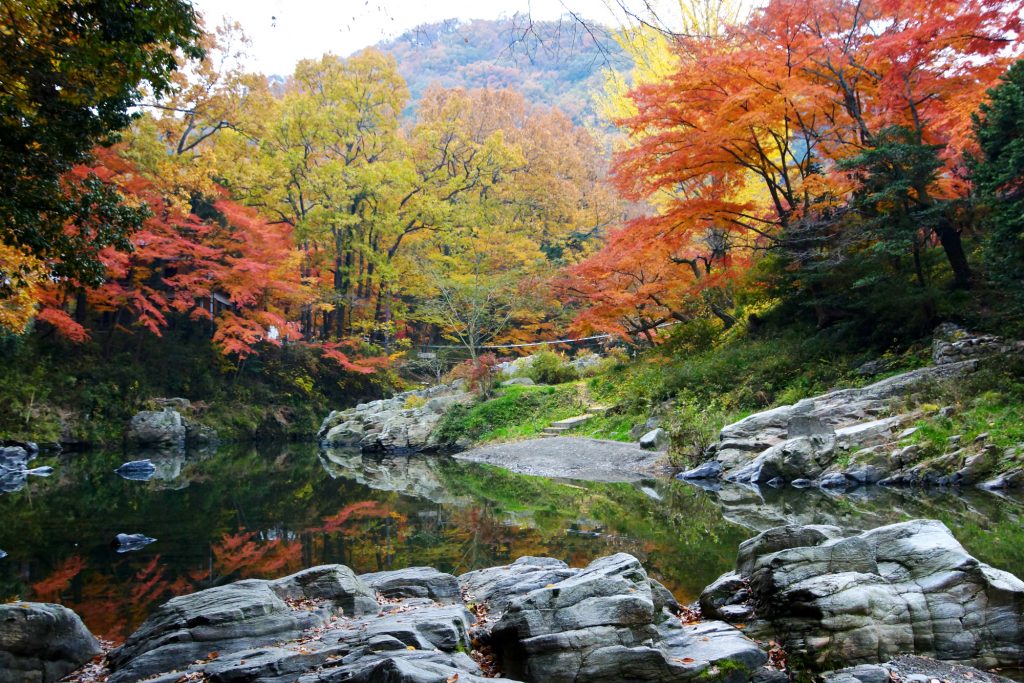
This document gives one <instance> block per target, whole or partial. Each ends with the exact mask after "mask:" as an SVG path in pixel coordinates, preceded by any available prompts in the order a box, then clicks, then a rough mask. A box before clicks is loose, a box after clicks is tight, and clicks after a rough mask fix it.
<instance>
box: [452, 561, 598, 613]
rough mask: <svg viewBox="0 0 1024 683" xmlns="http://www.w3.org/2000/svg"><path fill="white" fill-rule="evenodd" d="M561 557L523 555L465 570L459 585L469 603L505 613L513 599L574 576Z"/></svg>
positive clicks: (576, 571) (573, 570)
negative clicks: (500, 565)
mask: <svg viewBox="0 0 1024 683" xmlns="http://www.w3.org/2000/svg"><path fill="white" fill-rule="evenodd" d="M577 573H579V570H578V569H570V568H569V566H568V565H567V564H566V563H565V562H562V561H561V560H556V559H554V558H551V557H532V556H529V555H525V556H523V557H520V558H519V559H518V560H516V561H515V562H513V563H512V564H509V565H505V566H503V567H490V568H488V569H478V570H476V571H472V572H467V573H465V574H463V575H461V576H460V577H459V578H458V581H459V586H460V587H461V589H462V590H463V591H464V592H465V593H466V595H467V599H468V600H469V601H471V602H481V603H486V604H487V605H489V606H490V607H491V610H492V611H494V612H495V613H500V612H504V611H505V610H506V609H507V608H508V606H509V604H510V603H511V602H512V600H514V599H515V598H517V597H519V596H522V595H526V594H527V593H530V592H532V591H535V590H538V589H540V588H543V587H545V586H548V585H551V584H556V583H558V582H559V581H562V580H564V579H567V578H569V577H571V576H575V575H576V574H577Z"/></svg>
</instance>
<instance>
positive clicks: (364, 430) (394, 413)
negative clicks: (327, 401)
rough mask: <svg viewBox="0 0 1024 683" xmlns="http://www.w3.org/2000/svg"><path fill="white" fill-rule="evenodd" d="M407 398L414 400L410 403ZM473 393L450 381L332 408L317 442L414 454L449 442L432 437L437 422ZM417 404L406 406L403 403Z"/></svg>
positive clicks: (327, 446) (327, 444)
mask: <svg viewBox="0 0 1024 683" xmlns="http://www.w3.org/2000/svg"><path fill="white" fill-rule="evenodd" d="M410 399H416V400H415V401H413V402H411V403H410ZM472 400H473V395H472V394H469V393H466V392H465V391H464V385H463V384H461V383H459V382H453V383H452V384H448V385H438V386H435V387H429V388H427V389H419V390H417V391H408V392H405V393H403V394H398V395H397V396H394V397H392V398H389V399H382V400H379V401H371V402H370V403H361V404H359V405H358V406H356V407H355V408H352V409H349V410H343V411H332V412H331V413H330V414H329V415H328V416H327V417H326V418H325V419H324V421H323V423H322V424H321V425H320V431H319V432H317V438H319V439H320V445H321V446H323V447H325V448H330V447H335V448H336V447H350V446H356V447H359V448H360V449H362V450H363V451H366V452H387V453H415V452H420V451H429V450H433V449H436V448H439V447H442V446H449V445H451V444H439V443H437V442H435V441H434V440H433V439H432V435H433V433H434V430H435V429H436V427H437V425H438V424H440V422H441V419H442V418H443V417H444V415H445V413H446V412H447V411H448V409H449V408H451V407H452V406H453V405H457V404H465V403H469V402H471V401H472ZM417 404H421V405H419V407H411V408H407V407H406V405H417Z"/></svg>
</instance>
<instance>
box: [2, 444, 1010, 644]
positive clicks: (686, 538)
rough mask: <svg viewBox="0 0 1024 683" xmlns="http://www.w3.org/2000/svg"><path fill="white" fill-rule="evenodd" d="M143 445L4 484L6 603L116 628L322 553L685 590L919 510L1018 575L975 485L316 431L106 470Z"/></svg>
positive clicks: (335, 558)
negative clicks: (753, 559) (527, 469)
mask: <svg viewBox="0 0 1024 683" xmlns="http://www.w3.org/2000/svg"><path fill="white" fill-rule="evenodd" d="M137 455H138V454H128V455H125V454H122V453H113V452H89V453H70V454H64V455H61V456H55V457H48V458H47V457H43V458H40V459H37V460H35V461H33V463H32V465H33V466H40V465H51V466H53V467H54V468H55V472H54V473H53V475H52V476H50V477H48V478H42V477H30V478H29V479H28V480H27V482H26V483H25V485H24V486H23V487H20V488H18V487H9V488H16V489H17V490H13V491H8V492H6V493H0V520H2V524H0V549H2V550H3V551H5V552H6V553H7V556H6V557H4V558H3V559H0V599H3V600H9V599H14V598H19V599H24V600H39V601H48V602H59V603H61V604H64V605H66V606H68V607H71V608H72V609H74V610H75V611H77V612H78V613H79V614H81V615H82V617H83V619H84V620H85V622H86V624H87V625H88V626H89V628H90V629H92V630H93V631H94V632H95V633H97V634H98V635H101V636H103V637H106V638H108V639H111V640H115V641H117V640H122V639H123V638H124V637H125V636H126V635H127V634H128V633H130V632H131V631H132V630H133V629H134V628H135V627H137V626H138V624H139V623H140V622H141V621H142V620H143V619H145V618H146V616H147V615H148V614H149V613H150V612H151V611H152V610H153V609H154V608H155V607H156V606H157V605H159V604H160V603H162V602H163V601H165V600H167V599H168V598H170V597H172V596H173V595H177V594H182V593H188V592H192V591H195V590H199V589H202V588H206V587H209V586H211V585H216V584H220V583H224V582H227V581H232V580H237V579H240V578H246V577H277V576H282V575H284V574H287V573H290V572H292V571H295V570H298V569H300V568H302V567H306V566H312V565H316V564H324V563H342V564H347V565H349V566H351V567H352V568H353V569H355V570H356V571H357V572H368V571H379V570H385V569H397V568H400V567H405V566H413V565H431V566H434V567H437V568H439V569H441V570H444V571H449V572H452V573H455V574H458V573H462V572H465V571H468V570H471V569H474V568H479V567H485V566H492V565H496V564H505V563H507V562H510V561H512V560H514V559H515V558H517V557H520V556H522V555H546V556H552V557H557V558H560V559H562V560H565V561H566V562H569V563H570V564H572V565H576V566H579V565H583V564H585V563H587V562H588V561H589V560H591V559H593V558H595V557H599V556H601V555H606V554H609V553H613V552H619V551H624V552H629V553H632V554H634V555H636V556H637V557H638V558H640V559H641V560H642V561H643V562H644V564H645V565H646V566H647V568H648V570H649V571H650V573H651V574H652V575H653V576H655V577H657V578H659V579H660V580H662V581H663V582H664V583H665V584H666V585H667V586H669V588H671V589H672V590H673V591H674V592H675V593H676V595H677V597H679V598H680V600H681V601H688V600H692V599H694V598H696V597H697V595H699V593H700V590H701V589H702V588H703V587H704V586H705V585H707V584H708V583H710V582H711V581H713V580H714V579H715V578H716V577H717V576H718V575H719V574H721V573H722V572H725V571H727V570H729V569H731V568H732V565H733V563H734V560H735V556H736V548H737V546H738V545H739V543H740V542H742V541H743V540H745V539H746V538H749V537H750V536H752V535H753V534H754V533H755V532H756V531H757V530H760V529H765V528H768V527H770V526H775V525H778V524H783V523H787V522H799V523H828V524H837V525H839V526H842V527H843V528H846V529H849V530H863V529H867V528H872V527H875V526H879V525H882V524H886V523H890V522H896V521H901V520H905V519H911V518H914V517H931V518H937V519H941V520H942V521H944V522H946V524H947V525H948V526H949V527H950V528H951V529H952V530H953V533H954V534H955V535H956V537H957V538H958V539H959V540H960V541H961V542H962V543H963V544H964V545H965V546H966V547H967V549H968V550H970V551H971V552H972V553H974V554H975V555H976V556H977V557H978V558H979V559H981V560H983V561H985V562H988V563H990V564H992V565H994V566H996V567H999V568H1002V569H1006V570H1008V571H1010V572H1013V573H1014V574H1016V575H1018V576H1024V524H1022V516H1024V499H1015V498H1005V497H1000V496H996V495H994V494H990V493H986V492H982V491H973V490H972V491H968V492H965V493H963V494H960V495H958V494H954V493H949V492H929V491H920V490H885V489H877V488H874V489H872V490H870V491H869V490H863V489H862V490H856V491H853V492H850V493H847V494H836V493H825V492H822V491H817V490H804V491H796V490H793V489H787V490H783V491H775V490H765V491H760V492H759V491H754V490H751V489H747V488H742V487H734V486H727V487H725V488H722V489H721V490H718V491H705V490H702V489H700V488H697V487H694V486H692V485H690V484H685V483H681V482H676V481H668V480H650V481H644V482H639V483H634V484H599V483H587V482H568V481H553V480H549V479H543V478H537V477H527V476H522V475H516V474H512V473H509V472H506V471H504V470H499V469H495V468H491V467H487V466H483V465H473V464H470V463H465V462H459V461H455V460H453V459H451V458H447V457H443V456H415V457H372V456H362V455H360V454H359V453H357V452H353V451H344V450H335V451H331V452H329V453H320V452H319V451H318V449H317V448H316V447H315V446H313V445H310V444H283V445H282V444H276V445H268V446H264V447H260V448H253V447H237V446H227V447H221V448H220V449H219V450H218V451H216V452H208V453H196V454H190V455H188V456H186V455H184V454H176V455H171V456H163V457H161V458H159V459H154V462H155V463H156V464H157V465H158V471H157V474H156V476H155V477H154V478H153V479H150V480H149V481H132V480H127V479H123V478H121V477H120V476H118V475H117V474H116V473H115V472H114V470H115V469H116V468H117V466H118V465H120V464H121V463H122V462H124V461H126V460H131V459H134V458H135V457H137ZM118 533H130V534H134V533H139V534H144V535H145V536H148V537H151V538H155V539H156V540H155V541H154V542H152V543H150V544H148V545H146V546H144V547H142V548H140V549H137V550H134V551H130V552H123V553H122V552H118V548H116V547H115V546H114V545H113V544H112V541H113V540H114V538H115V536H116V535H117V534H118Z"/></svg>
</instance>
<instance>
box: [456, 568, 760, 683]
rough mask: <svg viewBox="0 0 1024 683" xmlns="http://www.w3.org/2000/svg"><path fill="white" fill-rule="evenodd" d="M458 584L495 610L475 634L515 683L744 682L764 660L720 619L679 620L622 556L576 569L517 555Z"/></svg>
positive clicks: (654, 587)
mask: <svg viewBox="0 0 1024 683" xmlns="http://www.w3.org/2000/svg"><path fill="white" fill-rule="evenodd" d="M545 582H546V583H545ZM460 583H461V584H462V586H463V589H464V590H465V592H466V594H467V596H469V598H470V599H479V600H482V601H483V602H485V603H487V602H488V600H491V601H492V603H491V607H492V608H500V610H501V611H500V615H499V616H497V617H496V619H495V621H494V623H493V625H492V626H490V628H489V630H487V631H486V632H485V633H484V634H483V635H482V637H483V638H485V639H486V640H487V641H488V642H489V643H490V644H491V645H492V646H493V647H494V649H495V651H496V652H497V653H498V655H499V659H500V661H501V662H502V665H503V668H504V671H505V673H506V674H507V675H509V676H511V677H513V678H517V679H520V680H526V681H552V682H553V683H560V682H569V681H592V682H594V683H601V682H604V681H607V682H608V683H611V682H613V681H616V682H617V681H686V680H691V679H697V678H699V677H704V678H711V679H712V680H733V681H747V680H750V678H751V676H752V675H754V674H755V673H756V672H757V671H759V670H760V669H761V668H762V667H763V665H764V664H765V663H766V661H767V655H766V654H765V653H764V652H763V651H762V650H761V649H760V648H759V647H758V646H757V645H756V644H755V643H753V642H752V641H751V640H749V639H747V638H746V637H745V636H743V635H742V634H741V633H740V632H739V631H738V630H737V629H735V628H734V627H732V626H729V625H728V624H725V623H723V622H707V623H702V624H696V625H686V626H684V625H683V624H681V623H680V622H679V620H678V619H677V618H674V617H672V616H671V615H670V613H669V612H668V610H667V609H666V607H667V605H666V602H665V596H664V593H665V592H667V591H663V589H662V588H660V584H657V583H656V582H652V581H651V579H650V578H649V577H648V576H647V573H646V572H645V571H644V569H643V567H642V566H641V565H640V563H639V562H638V561H637V559H636V558H634V557H633V556H631V555H627V554H625V553H620V554H618V555H612V556H610V557H604V558H601V559H598V560H595V561H594V562H592V563H591V564H590V565H588V566H587V567H585V568H583V569H570V568H568V567H566V566H565V565H564V564H563V563H561V562H557V561H553V560H549V559H541V558H530V557H526V558H520V559H519V560H517V561H516V562H515V563H513V564H512V565H509V566H507V567H497V568H494V569H486V570H482V571H478V572H471V573H469V574H466V575H464V576H463V577H461V578H460ZM673 602H674V600H673Z"/></svg>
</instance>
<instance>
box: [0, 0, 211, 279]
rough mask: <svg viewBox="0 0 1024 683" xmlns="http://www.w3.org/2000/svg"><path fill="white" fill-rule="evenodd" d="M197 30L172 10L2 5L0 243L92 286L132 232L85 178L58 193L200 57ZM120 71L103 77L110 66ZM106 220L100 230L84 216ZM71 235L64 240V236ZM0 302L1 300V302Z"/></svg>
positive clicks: (92, 2) (10, 266) (99, 4)
mask: <svg viewBox="0 0 1024 683" xmlns="http://www.w3.org/2000/svg"><path fill="white" fill-rule="evenodd" d="M199 38H200V27H199V21H198V19H197V17H196V15H195V12H194V10H193V9H192V6H191V5H190V4H189V3H187V2H184V1H181V0H145V1H142V2H134V3H131V4H125V3H123V2H119V1H117V0H89V1H85V0H45V1H39V0H12V1H11V2H7V3H5V5H4V9H3V11H2V12H0V82H2V83H3V84H4V87H3V88H2V91H0V187H3V190H4V191H3V193H2V196H0V240H2V241H3V242H4V243H5V244H7V245H8V246H9V247H12V248H15V249H17V250H18V251H19V252H20V253H21V254H22V256H19V257H18V259H16V261H11V260H5V261H4V262H3V263H0V280H2V281H4V282H7V283H8V289H9V287H10V283H12V282H13V283H14V284H17V282H16V281H17V278H18V274H17V273H15V272H12V271H14V270H16V268H17V265H18V264H19V263H20V264H24V260H23V258H24V257H25V256H31V257H34V258H37V259H41V260H43V261H44V262H45V263H46V264H47V267H48V268H52V269H53V270H54V272H55V274H56V275H58V276H61V277H75V278H77V279H79V280H81V281H84V282H89V283H92V284H95V283H97V282H99V281H100V280H101V278H102V276H103V267H102V265H101V263H100V261H99V256H98V255H99V253H100V251H101V250H103V249H104V248H107V247H110V246H113V247H117V248H121V249H124V248H127V247H128V241H127V240H128V236H129V235H130V234H131V232H132V231H133V230H134V229H136V228H137V226H138V222H137V221H136V220H135V216H134V215H133V214H132V213H131V212H125V211H121V210H119V209H117V208H116V204H117V202H118V199H119V198H118V196H117V195H116V193H112V192H110V191H109V190H108V189H107V188H105V187H104V186H103V185H102V184H101V183H99V182H97V181H95V180H94V179H91V178H86V179H82V180H80V181H78V182H71V183H69V182H67V181H66V179H65V176H66V174H67V173H68V172H69V171H70V170H71V168H72V167H73V166H74V165H76V164H81V163H83V162H86V161H87V160H88V159H89V157H90V155H91V153H92V150H93V148H94V147H95V146H96V145H98V144H105V143H109V142H110V141H112V140H113V139H115V138H116V136H117V134H118V132H119V131H121V130H123V129H124V128H125V127H126V126H127V125H128V124H129V122H130V121H131V119H132V117H133V113H132V107H134V106H135V105H136V104H138V103H139V102H140V101H141V99H142V98H143V95H144V93H146V92H148V93H151V94H153V95H156V96H159V95H161V94H163V93H166V92H167V91H168V90H169V89H170V88H171V85H172V81H171V79H172V76H173V74H174V72H175V70H176V68H177V66H178V61H177V55H178V54H179V51H180V54H182V55H184V56H185V57H186V58H198V57H200V56H201V55H202V50H201V47H200V45H199ZM115 64H116V65H117V67H118V68H116V69H115V68H111V66H112V65H115ZM100 211H102V212H104V213H105V214H106V218H107V219H109V220H104V221H96V220H93V219H92V216H93V215H94V214H95V213H96V212H100ZM69 225H71V226H72V227H71V229H68V226H69ZM0 294H2V292H0Z"/></svg>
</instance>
